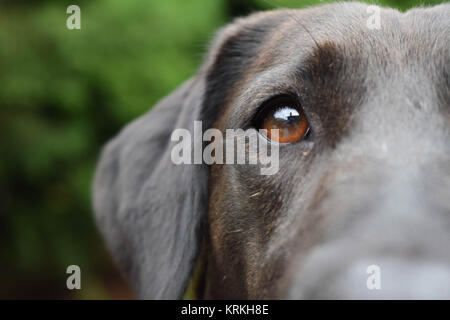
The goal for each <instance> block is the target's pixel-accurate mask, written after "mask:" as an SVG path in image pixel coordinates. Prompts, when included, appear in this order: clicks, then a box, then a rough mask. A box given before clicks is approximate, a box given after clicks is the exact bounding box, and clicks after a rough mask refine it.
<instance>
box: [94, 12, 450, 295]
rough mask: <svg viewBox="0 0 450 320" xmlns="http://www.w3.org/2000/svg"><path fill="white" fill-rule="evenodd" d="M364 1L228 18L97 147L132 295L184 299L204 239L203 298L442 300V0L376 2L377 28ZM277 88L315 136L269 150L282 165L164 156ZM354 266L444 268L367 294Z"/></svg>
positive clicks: (445, 123)
mask: <svg viewBox="0 0 450 320" xmlns="http://www.w3.org/2000/svg"><path fill="white" fill-rule="evenodd" d="M366 9H367V5H366V4H362V3H337V4H332V5H323V6H318V7H314V8H308V9H302V10H275V11H270V12H264V13H257V14H254V15H251V16H249V17H247V18H241V19H237V20H236V21H235V22H234V23H232V24H231V25H229V26H227V27H225V28H224V29H222V30H221V31H220V32H219V33H218V35H217V37H216V40H215V42H214V43H213V45H212V48H211V50H210V53H209V55H208V56H207V57H206V59H205V63H204V64H203V66H202V67H201V69H200V70H199V72H198V74H197V75H196V76H194V77H193V78H192V79H191V80H189V81H187V82H186V83H185V84H183V85H182V86H181V87H180V88H179V89H177V90H176V91H175V92H173V93H172V94H171V95H170V96H169V97H167V98H165V99H164V100H162V101H161V102H160V103H159V104H158V105H157V106H156V107H155V108H153V109H152V110H151V112H149V113H148V114H145V115H144V116H142V117H141V118H139V119H138V120H136V121H134V122H133V123H131V124H129V125H128V126H127V127H126V128H125V129H123V130H122V132H121V133H120V134H119V135H118V136H117V137H115V138H114V139H113V140H112V141H111V142H109V143H108V145H107V146H106V147H105V148H104V150H103V153H102V156H101V159H100V162H99V165H98V168H97V172H96V177H95V183H94V207H95V213H96V217H97V221H98V225H99V227H100V229H101V231H102V233H103V235H104V237H105V239H106V243H107V244H108V246H109V248H110V250H111V252H112V253H113V255H114V257H115V258H116V259H117V261H118V264H119V266H120V267H121V268H122V270H123V271H124V273H125V275H126V276H127V278H128V279H129V280H130V282H131V283H132V285H133V286H134V288H135V290H136V292H137V294H138V296H139V297H141V298H150V299H167V298H181V297H182V296H183V293H184V290H185V289H186V286H187V283H188V281H189V279H190V277H191V273H192V270H193V266H194V264H195V262H196V259H197V257H198V256H199V252H200V249H201V246H202V244H203V249H204V252H205V254H204V260H203V261H202V268H201V270H202V275H201V279H202V280H201V285H200V286H199V290H198V295H199V297H200V298H367V297H368V298H378V297H381V298H392V297H394V298H398V297H400V298H415V297H419V298H427V297H430V296H431V297H444V298H445V297H446V298H448V297H449V295H450V293H449V292H450V290H449V291H446V290H441V291H439V290H438V289H436V290H432V289H433V288H435V287H432V286H433V285H434V284H433V283H436V286H438V283H441V282H442V281H443V279H444V280H445V279H450V271H449V270H450V251H449V250H448V246H447V245H443V244H450V201H449V197H448V192H449V190H450V164H449V163H450V162H449V159H450V130H449V128H450V103H449V101H450V85H449V65H450V63H449V62H450V61H449V56H450V54H449V45H448V44H449V43H450V41H449V40H450V39H449V37H450V28H449V16H450V5H448V4H443V5H439V6H436V7H432V8H419V9H413V10H410V11H408V12H406V13H400V12H398V11H396V10H393V9H388V8H383V9H382V11H381V30H370V29H369V28H367V27H366V21H367V18H368V16H369V14H368V13H367V11H366ZM283 93H289V94H293V95H296V96H298V97H299V98H300V100H301V102H302V106H303V108H304V110H305V113H306V114H307V116H308V118H309V120H310V125H311V127H312V136H311V137H310V138H309V139H308V141H302V142H299V143H296V144H290V145H285V146H282V147H281V148H280V171H279V172H278V173H277V174H275V175H273V176H262V175H259V174H258V172H259V168H258V167H249V166H245V165H240V166H239V165H212V166H210V167H208V166H206V165H179V166H177V165H174V164H173V163H172V162H171V161H170V151H171V147H172V146H173V143H171V142H170V134H171V132H172V131H173V130H174V129H175V128H188V129H190V130H191V131H192V127H193V121H194V120H202V121H203V124H204V128H203V129H207V128H208V127H215V128H218V129H220V130H221V131H222V132H224V131H225V129H227V128H245V127H246V126H247V124H248V123H249V118H251V117H252V115H253V114H254V112H255V110H257V109H258V107H259V106H260V103H261V102H262V101H265V100H267V99H268V98H270V97H272V96H276V95H279V94H283ZM361 261H367V264H371V263H372V262H373V263H375V264H377V263H379V264H382V265H384V266H385V267H384V268H385V270H386V271H385V272H387V274H388V275H389V274H397V273H399V274H404V272H403V271H402V270H403V269H402V268H398V267H397V266H399V265H401V266H408V265H410V266H413V265H414V266H416V265H418V264H419V265H421V264H423V265H427V266H429V265H432V266H443V267H442V268H441V269H442V270H444V271H443V273H442V277H441V278H438V279H437V278H436V279H435V278H430V279H428V280H427V281H426V283H427V284H426V285H422V286H419V287H418V288H417V290H415V291H414V290H409V291H405V290H404V289H403V288H402V287H399V285H395V283H397V282H399V281H400V280H398V279H397V280H395V281H392V284H389V283H388V284H387V285H386V287H385V290H384V291H380V292H369V291H368V290H365V288H362V287H361V288H360V286H359V285H356V283H359V282H357V281H361V283H363V284H365V280H364V278H362V280H360V279H359V278H357V277H356V276H355V277H353V276H352V274H350V273H349V270H353V269H352V268H356V269H357V270H360V269H361V268H360V269H358V268H357V267H356V266H358V263H360V262H361ZM363 265H364V264H363ZM364 268H365V267H364ZM430 268H431V267H430ZM356 269H355V270H356ZM413 269H414V268H410V269H408V267H405V270H413ZM441 269H439V270H441ZM414 270H415V269H414ZM427 270H428V269H427ZM430 270H432V269H430ZM433 270H434V269H433ZM364 272H365V269H364ZM389 272H391V273H389ZM396 272H397V273H396ZM355 274H357V272H356V271H355ZM431 274H436V273H435V272H431V271H430V276H431V277H433V276H432V275H431ZM363 277H364V276H363ZM446 277H448V278H446ZM358 279H359V280H358ZM396 281H397V282H396ZM407 283H409V282H407ZM353 284H354V285H353ZM427 286H428V287H427ZM430 288H431V289H430ZM428 289H430V290H428ZM421 292H422V293H424V294H425V293H426V292H431V294H428V295H425V296H421ZM434 293H436V295H435V296H433V294H434Z"/></svg>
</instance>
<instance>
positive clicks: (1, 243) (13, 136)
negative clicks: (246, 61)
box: [0, 0, 445, 299]
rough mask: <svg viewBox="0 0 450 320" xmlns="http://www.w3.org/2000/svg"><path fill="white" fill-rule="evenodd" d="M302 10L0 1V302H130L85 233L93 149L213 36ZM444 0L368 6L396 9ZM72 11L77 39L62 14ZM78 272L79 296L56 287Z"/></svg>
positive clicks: (220, 3)
mask: <svg viewBox="0 0 450 320" xmlns="http://www.w3.org/2000/svg"><path fill="white" fill-rule="evenodd" d="M324 2H330V1H303V0H270V1H265V0H189V1H186V0H164V1H163V0H85V1H75V0H72V1H65V0H34V1H32V0H9V1H6V0H2V1H1V2H0V298H3V299H5V298H7V299H11V298H25V299H28V298H38V299H46V298H62V299H117V298H122V299H126V298H132V297H133V296H132V293H131V291H130V289H129V288H128V286H127V285H126V283H125V282H124V281H123V279H121V277H120V275H119V273H118V272H117V270H116V268H115V267H114V264H113V262H112V260H111V258H110V257H109V255H108V253H107V252H106V250H105V248H104V245H103V242H102V240H101V238H100V236H99V234H98V233H97V231H96V228H95V225H94V221H93V217H92V209H91V198H90V193H91V180H92V177H93V171H94V167H95V163H96V159H97V157H98V155H99V151H100V148H101V146H102V145H103V144H104V143H105V142H106V141H107V140H108V139H109V138H111V137H112V136H113V135H114V134H116V133H117V132H118V131H119V129H120V128H121V127H122V126H123V125H124V124H126V123H127V122H129V121H130V120H132V119H134V118H136V117H138V116H139V115H141V114H143V113H144V112H146V111H147V110H148V109H149V108H151V107H152V106H153V105H154V104H155V102H157V101H158V100H159V99H160V98H162V97H163V96H164V95H166V94H168V93H170V92H171V91H172V90H173V89H174V88H176V87H177V86H178V85H179V84H181V83H182V82H183V81H184V80H186V79H187V78H189V77H190V76H192V75H193V74H194V73H195V71H196V69H197V68H198V66H199V65H200V63H201V61H202V57H203V54H204V52H205V50H206V49H207V47H208V43H209V42H210V40H211V38H212V37H213V35H214V31H215V30H216V29H217V28H218V27H220V26H222V25H224V24H225V23H227V22H229V21H231V20H232V18H233V17H235V16H240V15H245V14H248V13H250V12H253V11H257V10H265V9H271V8H274V7H275V6H280V7H292V8H299V7H302V6H307V5H312V4H316V3H324ZM440 2H445V1H439V0H436V1H433V0H429V1H413V0H411V1H408V0H386V1H375V3H376V4H381V5H388V6H392V7H396V8H399V9H401V10H406V9H408V8H410V7H412V6H417V5H429V4H436V3H440ZM70 4H77V5H79V6H80V8H81V30H68V29H67V28H66V19H67V17H68V14H66V8H67V7H68V6H69V5H70ZM71 264H76V265H79V266H80V268H81V270H82V272H81V275H82V289H81V290H72V291H70V290H68V289H67V288H66V278H67V276H68V275H67V274H66V268H67V266H68V265H71Z"/></svg>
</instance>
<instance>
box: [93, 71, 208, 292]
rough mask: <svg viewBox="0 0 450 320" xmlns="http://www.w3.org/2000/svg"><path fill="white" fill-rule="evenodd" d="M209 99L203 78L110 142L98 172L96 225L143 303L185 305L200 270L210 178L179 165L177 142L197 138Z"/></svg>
mask: <svg viewBox="0 0 450 320" xmlns="http://www.w3.org/2000/svg"><path fill="white" fill-rule="evenodd" d="M203 93H204V83H203V80H202V78H201V77H196V78H193V79H192V80H190V81H188V82H187V83H185V84H183V85H182V86H181V87H180V88H178V89H177V90H176V91H175V92H173V93H172V94H171V95H170V96H168V97H167V98H165V99H164V100H162V101H161V102H160V103H159V104H158V105H156V106H155V107H154V108H153V109H152V111H151V112H149V113H147V114H145V115H144V116H142V117H141V118H139V119H137V120H136V121H134V122H132V123H131V124H129V125H128V126H127V127H125V128H124V129H123V130H122V132H121V133H120V134H119V135H118V136H117V137H116V138H114V139H113V140H112V141H110V142H109V143H108V144H107V145H106V146H105V148H104V150H103V152H102V155H101V158H100V162H99V164H98V167H97V171H96V175H95V180H94V210H95V213H96V218H97V224H98V225H99V227H100V229H101V231H102V234H103V236H104V238H105V239H106V243H107V245H108V247H109V249H110V250H111V252H112V254H113V256H114V258H115V259H116V261H117V262H118V264H119V266H120V267H121V269H122V270H123V272H124V273H125V276H126V277H127V278H128V280H129V281H130V282H131V284H132V285H133V287H134V290H135V291H136V293H137V294H138V296H139V297H141V298H150V299H176V298H181V297H182V295H183V293H184V290H185V288H186V285H187V282H188V280H189V276H190V273H191V271H192V268H193V265H194V263H195V258H196V256H197V253H198V249H199V241H200V240H201V239H200V230H199V229H200V227H201V225H200V224H201V220H202V217H203V215H204V214H205V211H206V206H207V201H208V199H207V175H208V171H207V168H205V166H204V165H193V164H192V165H189V164H184V165H175V164H173V163H172V161H171V149H172V146H173V143H174V142H171V134H172V131H173V130H174V129H175V128H186V129H188V130H190V131H191V133H192V127H193V123H194V120H198V119H199V113H200V109H201V104H202V98H203Z"/></svg>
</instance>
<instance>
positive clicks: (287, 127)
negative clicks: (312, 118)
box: [260, 101, 309, 143]
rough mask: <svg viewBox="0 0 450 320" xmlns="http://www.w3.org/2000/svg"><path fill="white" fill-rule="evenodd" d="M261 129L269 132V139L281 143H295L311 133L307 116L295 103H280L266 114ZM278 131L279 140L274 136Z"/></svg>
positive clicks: (270, 108) (268, 109)
mask: <svg viewBox="0 0 450 320" xmlns="http://www.w3.org/2000/svg"><path fill="white" fill-rule="evenodd" d="M260 128H261V129H266V130H267V138H269V139H270V140H273V141H276V142H279V143H293V142H298V141H300V140H302V139H303V138H304V137H305V135H306V134H307V133H308V131H309V123H308V120H307V119H306V116H305V114H304V113H303V111H302V110H301V108H299V107H298V106H297V105H296V104H295V103H290V102H289V101H278V102H277V103H275V104H274V105H272V106H269V107H268V108H267V110H266V111H265V112H264V115H263V117H262V121H261V126H260ZM272 129H278V130H279V131H278V135H279V136H278V139H276V137H275V136H274V135H273V134H272V132H271V130H272Z"/></svg>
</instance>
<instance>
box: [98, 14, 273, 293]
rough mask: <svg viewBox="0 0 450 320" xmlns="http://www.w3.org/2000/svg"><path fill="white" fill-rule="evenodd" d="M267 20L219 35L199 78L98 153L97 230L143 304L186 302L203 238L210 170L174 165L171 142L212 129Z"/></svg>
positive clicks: (256, 18) (239, 24)
mask: <svg viewBox="0 0 450 320" xmlns="http://www.w3.org/2000/svg"><path fill="white" fill-rule="evenodd" d="M265 15H266V14H255V15H253V16H251V17H249V18H245V19H237V20H236V21H235V22H234V23H233V24H231V25H229V26H227V27H225V28H223V29H222V30H221V31H220V32H219V33H218V35H217V37H216V39H215V41H214V43H213V45H212V48H211V50H210V53H209V55H208V57H207V59H206V61H205V63H204V65H203V67H202V68H201V69H200V72H199V74H198V75H197V76H196V77H195V78H193V79H192V80H190V81H188V82H187V83H185V84H184V85H182V86H181V87H180V88H178V89H177V90H176V91H175V92H173V93H172V94H171V95H170V96H168V97H167V98H165V99H164V100H162V101H161V102H160V103H159V104H158V105H157V106H156V107H155V108H153V110H152V111H151V112H149V113H147V114H146V115H144V116H142V117H141V118H139V119H138V120H136V121H134V122H133V123H131V124H129V125H128V126H127V127H126V128H125V129H123V130H122V132H121V133H120V134H119V135H118V136H117V137H116V138H114V139H113V140H112V141H111V142H109V143H108V144H107V145H106V147H105V148H104V150H103V153H102V155H101V159H100V162H99V164H98V167H97V171H96V175H95V181H94V209H95V213H96V218H97V223H98V225H99V228H100V230H101V231H102V233H103V236H104V238H105V239H106V243H107V245H108V246H109V248H110V250H111V252H112V254H113V256H114V257H115V258H116V260H117V262H118V264H119V266H120V267H121V268H122V270H123V271H124V273H125V275H126V277H127V278H128V279H129V280H130V282H131V283H132V285H133V286H134V289H135V290H136V293H137V294H138V296H139V297H140V298H148V299H176V298H181V297H182V296H183V293H184V290H185V288H186V286H187V283H188V281H189V277H190V275H191V272H192V269H193V267H194V264H195V260H196V257H197V255H198V252H199V243H200V241H201V239H202V235H201V232H200V231H201V230H200V229H201V225H202V221H203V219H204V217H205V214H206V211H207V206H208V194H207V180H208V167H207V166H206V165H198V164H196V165H194V164H192V165H187V164H183V165H175V164H174V163H173V162H172V161H171V151H172V147H173V145H174V144H175V142H171V141H170V140H171V139H170V137H171V134H172V132H173V130H174V129H177V128H184V129H188V130H189V131H190V133H191V137H193V136H194V135H193V131H194V130H193V127H194V121H195V120H201V121H203V130H206V129H208V128H209V127H211V126H212V124H213V123H214V121H215V120H216V118H217V115H218V113H219V112H220V110H221V109H223V105H224V103H225V100H226V97H227V95H228V94H229V92H230V91H231V90H232V89H233V87H234V86H236V84H237V83H239V78H241V77H242V76H243V74H245V70H246V69H247V68H248V67H249V65H250V64H251V61H252V60H253V59H255V57H256V56H257V50H258V48H259V45H260V44H261V42H262V39H263V38H264V35H265V32H266V31H267V30H270V29H272V28H271V26H272V25H273V23H272V22H271V20H272V19H262V18H263V17H265ZM270 16H274V15H273V14H270ZM192 148H194V146H192ZM192 151H193V150H191V154H193V152H192Z"/></svg>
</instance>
